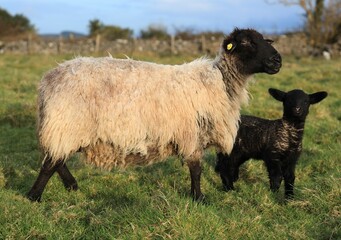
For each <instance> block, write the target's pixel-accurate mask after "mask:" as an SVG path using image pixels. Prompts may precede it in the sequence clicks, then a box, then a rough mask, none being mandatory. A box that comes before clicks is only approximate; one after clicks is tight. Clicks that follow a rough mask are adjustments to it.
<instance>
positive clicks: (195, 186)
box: [187, 161, 204, 201]
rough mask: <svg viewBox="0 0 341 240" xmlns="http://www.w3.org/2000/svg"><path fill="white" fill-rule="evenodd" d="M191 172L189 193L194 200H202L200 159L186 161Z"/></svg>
mask: <svg viewBox="0 0 341 240" xmlns="http://www.w3.org/2000/svg"><path fill="white" fill-rule="evenodd" d="M187 165H188V168H189V171H190V174H191V195H192V197H193V199H194V200H196V201H202V200H203V199H204V195H203V194H202V192H201V189H200V176H201V165H200V161H190V162H188V163H187Z"/></svg>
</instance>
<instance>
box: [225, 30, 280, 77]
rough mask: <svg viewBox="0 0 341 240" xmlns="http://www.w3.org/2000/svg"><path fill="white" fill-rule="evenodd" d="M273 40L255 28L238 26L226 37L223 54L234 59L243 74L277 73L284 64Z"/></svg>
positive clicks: (226, 57)
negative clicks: (264, 36) (240, 27)
mask: <svg viewBox="0 0 341 240" xmlns="http://www.w3.org/2000/svg"><path fill="white" fill-rule="evenodd" d="M272 42H273V41H272V40H270V39H264V38H263V36H262V34H260V33H259V32H257V31H255V30H252V29H238V28H236V29H235V30H234V31H233V32H232V33H231V34H230V35H229V36H227V37H226V38H225V39H224V41H223V44H222V49H221V56H222V57H223V58H224V59H226V60H228V61H234V62H235V64H236V67H237V68H238V70H239V72H240V73H241V74H245V75H251V74H254V73H261V72H265V73H268V74H275V73H278V71H279V69H280V68H281V66H282V58H281V55H280V54H279V53H278V52H277V50H276V49H275V48H274V47H273V46H272V45H271V44H272Z"/></svg>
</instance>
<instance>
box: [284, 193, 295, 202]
mask: <svg viewBox="0 0 341 240" xmlns="http://www.w3.org/2000/svg"><path fill="white" fill-rule="evenodd" d="M291 200H294V194H293V193H291V194H285V201H291Z"/></svg>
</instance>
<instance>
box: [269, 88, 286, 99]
mask: <svg viewBox="0 0 341 240" xmlns="http://www.w3.org/2000/svg"><path fill="white" fill-rule="evenodd" d="M269 93H270V95H271V96H272V97H273V98H274V99H276V100H278V101H280V102H283V101H284V98H285V95H286V94H287V93H286V92H283V91H281V90H278V89H274V88H269Z"/></svg>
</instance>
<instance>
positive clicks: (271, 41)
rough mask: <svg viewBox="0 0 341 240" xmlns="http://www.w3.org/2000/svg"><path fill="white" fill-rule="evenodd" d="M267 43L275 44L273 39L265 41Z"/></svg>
mask: <svg viewBox="0 0 341 240" xmlns="http://www.w3.org/2000/svg"><path fill="white" fill-rule="evenodd" d="M265 41H266V42H268V43H270V44H273V42H274V41H273V40H271V39H265Z"/></svg>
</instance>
